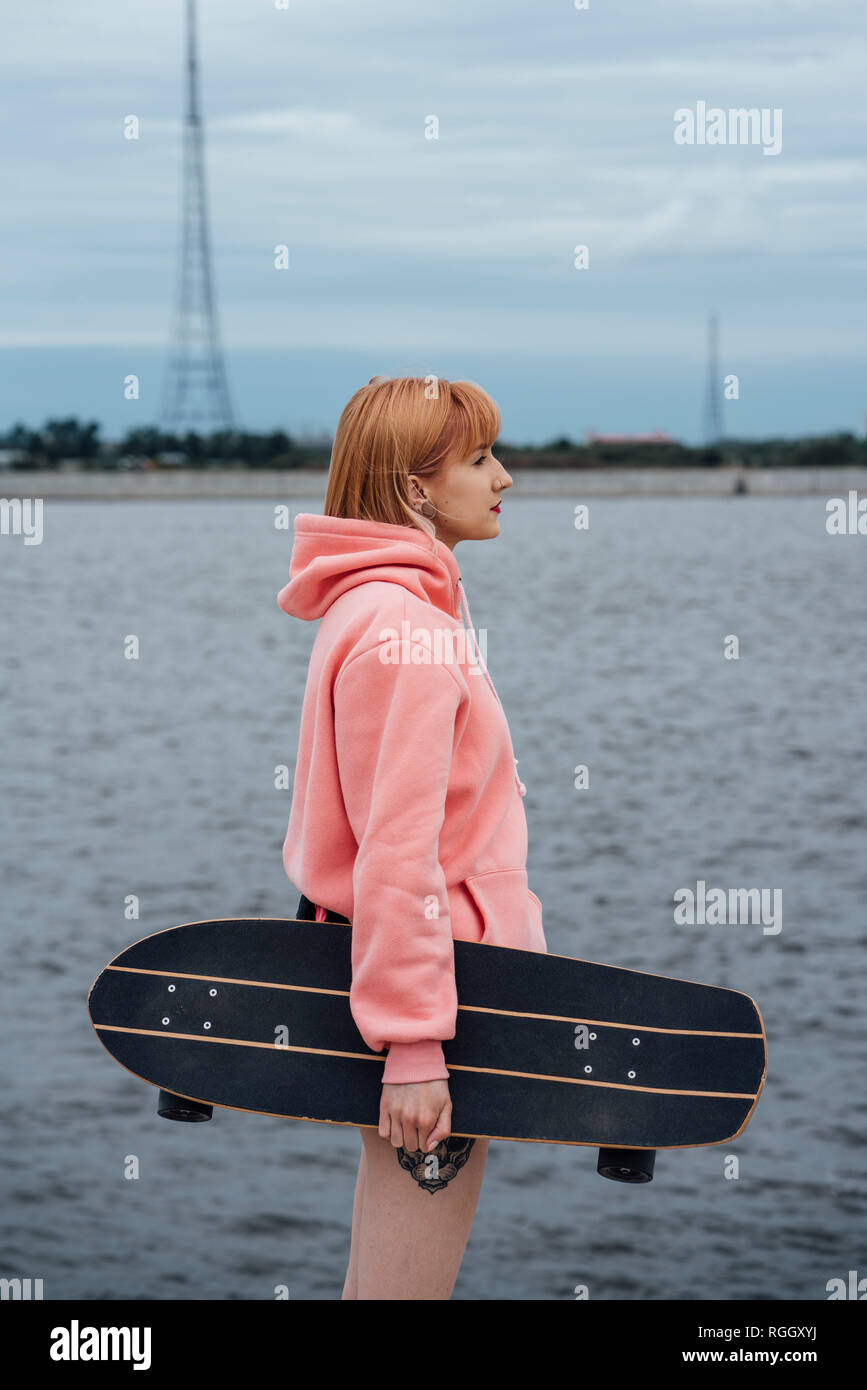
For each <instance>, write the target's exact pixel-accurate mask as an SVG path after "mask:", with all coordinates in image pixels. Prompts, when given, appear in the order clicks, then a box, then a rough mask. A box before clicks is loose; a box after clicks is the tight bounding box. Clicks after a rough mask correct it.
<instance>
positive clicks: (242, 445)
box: [0, 416, 867, 471]
mask: <svg viewBox="0 0 867 1390" xmlns="http://www.w3.org/2000/svg"><path fill="white" fill-rule="evenodd" d="M496 451H497V457H498V458H499V459H501V461H502V462H503V463H504V464H505V465H506V467H508V468H605V467H614V468H643V467H656V468H677V467H689V468H695V467H702V468H718V467H724V466H732V465H739V466H741V467H743V468H777V467H786V468H793V467H795V468H798V467H810V468H817V467H818V468H821V467H825V466H835V467H840V466H852V467H859V466H860V467H867V439H861V438H858V437H856V436H855V435H854V434H852V433H851V432H840V433H837V434H828V435H818V436H808V437H804V438H798V439H788V438H783V437H774V438H768V439H728V438H726V439H722V440H719V441H718V442H717V443H715V444H713V445H709V446H691V445H688V444H680V443H678V442H677V441H674V440H665V441H661V442H659V443H649V442H646V441H641V440H629V439H624V440H622V441H618V442H616V443H612V442H608V441H599V440H590V441H588V442H585V443H580V442H576V441H573V440H572V439H570V438H569V437H568V436H567V435H560V436H559V437H558V438H556V439H553V440H551V441H550V443H548V444H542V445H519V444H507V443H504V442H503V441H499V442H498V443H497V445H496ZM330 457H331V441H330V440H329V439H324V438H318V439H312V440H311V439H306V438H293V437H292V435H290V434H287V433H286V431H285V430H271V431H268V432H265V433H262V434H255V433H251V432H242V431H228V430H222V431H216V432H214V433H211V434H198V433H196V432H195V431H193V430H190V431H187V432H186V433H184V434H167V433H163V432H162V431H161V430H159V429H157V428H153V427H145V428H140V429H133V430H130V431H128V433H127V434H125V435H124V436H123V437H122V438H121V439H118V440H104V439H101V437H100V426H99V422H98V421H96V420H88V421H83V420H79V419H78V418H77V417H76V416H69V417H68V418H66V419H49V420H46V421H45V424H44V425H42V426H41V428H39V429H30V428H29V427H28V426H26V425H24V424H21V423H18V424H15V425H13V426H12V428H11V429H9V430H7V432H6V433H5V434H2V433H0V458H2V461H3V463H4V464H5V465H6V466H7V467H9V468H12V469H17V470H23V469H37V468H38V469H52V468H58V467H60V466H61V465H63V466H76V467H79V468H81V469H82V470H88V469H90V470H99V471H112V470H116V471H121V470H126V469H158V468H174V467H184V468H274V469H291V468H314V469H316V468H321V469H327V468H328V465H329V462H330Z"/></svg>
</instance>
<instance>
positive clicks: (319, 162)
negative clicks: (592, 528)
mask: <svg viewBox="0 0 867 1390" xmlns="http://www.w3.org/2000/svg"><path fill="white" fill-rule="evenodd" d="M184 8H185V6H184V4H183V3H182V0H148V3H147V4H133V3H131V2H130V0H126V3H117V0H114V2H113V3H112V2H110V0H101V3H97V2H96V0H63V2H62V3H61V0H28V3H27V4H26V5H20V6H16V7H14V8H13V7H11V6H10V7H8V8H7V10H6V12H5V14H4V16H3V30H4V43H3V45H2V52H0V121H2V129H3V140H2V156H0V159H2V162H0V178H2V189H3V203H4V209H3V215H2V218H0V282H2V304H3V312H2V315H0V430H4V431H5V430H6V429H8V428H9V427H10V426H11V425H13V424H14V423H16V422H18V421H22V422H23V423H25V424H27V425H30V426H31V427H35V426H37V425H40V424H42V423H43V422H44V420H45V419H46V418H47V417H49V416H65V415H78V416H79V417H81V418H85V419H96V420H99V421H100V424H101V426H102V433H103V435H104V436H106V437H109V438H116V437H118V436H119V435H121V434H122V433H123V432H124V431H125V430H126V429H128V428H134V427H137V426H139V425H143V424H155V423H158V419H159V412H160V401H161V396H162V390H163V386H164V384H165V374H166V370H167V362H168V353H169V349H170V346H171V342H172V333H173V322H174V305H175V299H176V294H177V282H178V254H179V230H180V211H181V198H180V192H181V182H180V173H181V121H182V113H183V101H184V92H183V83H184V63H183V59H184V54H183V39H184ZM198 34H199V61H200V93H201V105H202V111H203V115H204V120H205V132H206V170H207V202H208V208H209V216H210V237H211V247H212V260H213V273H214V283H215V288H216V299H217V305H218V321H219V331H220V338H221V341H222V345H223V351H224V357H225V363H226V371H227V376H228V382H229V392H230V398H231V401H232V407H233V414H234V420H235V423H236V425H237V426H238V427H240V428H244V429H250V430H257V431H258V430H270V429H276V428H282V429H285V430H287V431H288V432H289V433H299V432H304V433H317V432H318V433H323V434H328V435H330V434H331V433H333V430H334V428H335V427H336V424H337V420H338V418H339V415H340V412H341V410H342V409H343V407H344V405H345V404H346V402H347V401H348V400H349V398H350V396H351V395H352V394H353V392H354V391H355V390H357V389H358V387H359V386H362V385H364V384H366V382H367V381H368V379H369V378H370V377H371V376H373V375H376V374H384V375H388V376H403V375H412V376H425V375H429V374H433V375H436V376H440V377H446V378H448V379H450V380H455V379H469V380H472V381H476V382H478V383H479V384H480V385H482V386H483V387H484V388H485V390H487V391H488V392H489V393H490V394H491V395H492V396H493V398H494V400H495V401H496V402H497V404H498V406H499V408H500V411H501V413H502V430H501V435H500V438H501V440H504V441H507V442H509V443H515V444H542V443H545V442H546V441H549V440H552V439H554V438H557V437H559V436H562V435H564V434H565V435H569V436H571V437H572V438H573V439H580V438H582V437H583V436H584V434H585V431H587V430H596V431H600V432H617V433H621V432H626V433H645V432H648V431H651V430H655V429H661V430H666V431H668V432H669V433H670V434H672V435H674V436H675V437H676V438H679V439H682V440H683V441H684V442H686V443H698V442H701V441H702V439H703V438H704V434H705V399H706V394H707V376H708V357H707V347H706V341H707V320H708V315H709V314H710V312H711V311H716V312H717V313H718V315H719V341H720V351H719V376H720V381H719V390H720V392H721V394H722V391H723V382H722V378H724V377H726V376H734V377H736V379H737V392H738V397H737V399H728V400H725V401H724V402H723V403H722V407H721V408H722V419H723V427H724V430H725V433H726V434H727V435H730V436H742V437H765V436H769V435H784V436H794V435H799V434H818V433H827V432H832V431H836V430H852V431H854V432H855V433H857V434H863V433H864V431H865V419H867V416H865V412H867V377H865V370H864V363H865V342H867V327H865V325H867V314H865V307H867V306H865V263H867V247H865V227H867V216H865V214H867V180H865V174H867V120H865V110H867V82H865V80H864V74H865V71H867V61H865V59H867V8H865V5H864V3H863V0H821V3H819V0H810V2H809V3H807V2H806V0H668V2H666V0H659V3H655V4H653V5H650V4H648V3H647V0H588V3H587V8H584V9H578V8H576V7H575V3H574V0H557V2H556V3H554V2H553V0H496V3H493V2H492V0H439V3H438V4H436V5H432V6H411V5H407V4H406V0H370V3H367V4H364V5H360V4H358V0H318V2H317V0H287V3H285V4H284V3H283V0H198ZM699 103H705V107H706V109H710V108H715V107H718V108H721V109H722V110H723V112H727V111H728V110H729V109H732V108H738V107H747V108H757V109H758V110H760V111H765V112H766V113H767V119H768V121H769V122H770V121H773V120H776V122H777V126H776V129H777V131H778V134H779V135H781V139H780V141H779V144H780V148H779V152H778V153H767V154H766V153H765V149H764V148H763V146H762V144H761V143H758V144H738V143H734V142H733V141H729V139H728V138H727V140H726V143H724V144H723V143H716V144H712V143H703V144H699V143H692V144H681V143H677V142H676V140H675V138H674V132H675V128H676V125H677V124H678V120H676V118H675V113H676V112H678V111H683V110H685V109H686V110H689V111H690V112H691V113H697V112H698V110H699ZM774 112H778V113H779V115H778V116H776V117H775V116H774V115H773V113H774ZM130 116H134V117H136V118H137V121H138V132H139V138H138V139H136V140H130V139H127V138H125V137H124V124H125V122H128V118H129V117H130ZM679 121H680V124H681V125H682V124H683V118H682V117H681V118H679ZM768 130H770V125H769V126H768ZM434 131H435V133H436V135H437V138H427V136H429V135H430V134H431V133H434ZM766 143H767V144H768V145H770V141H767V142H766ZM278 246H286V247H287V248H288V261H289V265H288V269H280V268H277V266H276V265H275V248H276V247H278ZM578 246H586V247H587V248H588V252H587V259H588V264H587V266H586V268H576V264H575V261H576V252H575V248H576V247H578ZM130 375H132V376H135V377H137V378H138V381H139V392H140V395H139V398H138V399H126V398H125V391H124V383H125V381H126V379H127V378H128V377H129V376H130ZM731 390H732V387H731V386H730V387H729V391H730V392H731Z"/></svg>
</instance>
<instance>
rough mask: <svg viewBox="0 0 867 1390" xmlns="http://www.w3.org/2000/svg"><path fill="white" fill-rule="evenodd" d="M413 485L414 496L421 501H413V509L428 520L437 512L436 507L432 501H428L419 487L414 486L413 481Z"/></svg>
mask: <svg viewBox="0 0 867 1390" xmlns="http://www.w3.org/2000/svg"><path fill="white" fill-rule="evenodd" d="M413 487H414V488H415V494H416V497H420V498H421V502H413V507H414V508H415V510H416V511H417V512H418V513H419V514H420V515H421V516H426V517H427V518H428V520H430V519H431V518H432V517H435V516H436V514H437V509H436V507H435V506H434V504H433V502H429V501H428V499H427V498H426V497H425V495H424V493H423V492H422V491H421V489H420V488H419V487H417V486H416V484H415V483H413Z"/></svg>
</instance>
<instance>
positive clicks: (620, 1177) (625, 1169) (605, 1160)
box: [596, 1149, 656, 1182]
mask: <svg viewBox="0 0 867 1390" xmlns="http://www.w3.org/2000/svg"><path fill="white" fill-rule="evenodd" d="M655 1159H656V1149H600V1150H599V1162H598V1163H597V1164H596V1171H597V1173H601V1174H602V1176H603V1178H611V1179H612V1181H613V1182H650V1181H651V1179H652V1178H653V1164H654V1161H655Z"/></svg>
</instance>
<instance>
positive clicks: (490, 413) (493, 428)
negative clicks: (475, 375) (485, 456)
mask: <svg viewBox="0 0 867 1390" xmlns="http://www.w3.org/2000/svg"><path fill="white" fill-rule="evenodd" d="M440 384H441V385H442V384H443V383H442V382H441V383H440ZM448 394H449V408H448V418H447V420H446V423H445V425H444V427H443V431H442V434H441V435H440V439H439V447H438V449H437V462H446V461H448V462H454V461H456V460H459V459H468V458H469V457H470V455H471V454H473V453H479V454H481V453H484V452H486V451H487V450H488V449H492V448H493V447H494V443H495V442H496V439H497V436H498V435H499V433H500V412H499V410H498V408H497V406H496V405H495V404H494V402H493V401H492V400H491V398H490V396H489V395H487V393H486V392H485V391H483V390H482V388H481V387H480V386H476V385H475V383H474V382H471V381H452V382H449V383H448Z"/></svg>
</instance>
